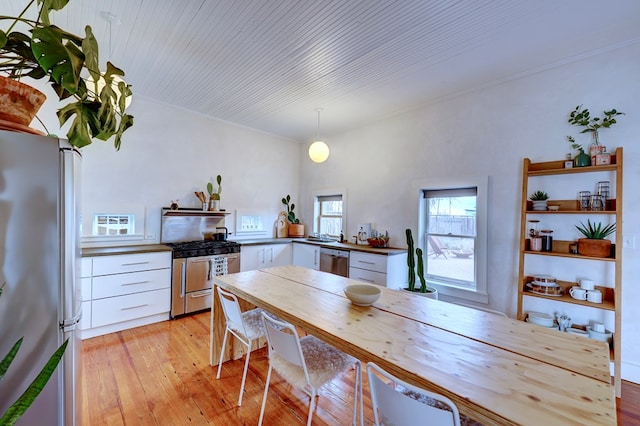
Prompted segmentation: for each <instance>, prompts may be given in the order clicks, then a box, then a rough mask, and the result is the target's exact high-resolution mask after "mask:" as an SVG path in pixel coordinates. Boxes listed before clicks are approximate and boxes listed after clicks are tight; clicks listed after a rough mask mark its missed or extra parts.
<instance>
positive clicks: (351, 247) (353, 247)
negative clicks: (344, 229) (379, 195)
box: [237, 238, 407, 256]
mask: <svg viewBox="0 0 640 426" xmlns="http://www.w3.org/2000/svg"><path fill="white" fill-rule="evenodd" d="M237 242H238V243H240V245H246V246H251V245H261V244H288V243H299V244H309V245H314V246H320V247H326V248H333V249H338V250H348V251H361V252H365V253H373V254H383V255H387V256H390V255H395V254H403V253H406V252H407V249H405V248H397V247H383V248H379V247H371V246H369V245H366V246H365V245H357V244H351V243H339V242H333V243H331V242H321V241H309V240H307V239H306V238H259V239H255V240H242V241H237Z"/></svg>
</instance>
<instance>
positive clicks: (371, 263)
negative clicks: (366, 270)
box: [358, 260, 376, 265]
mask: <svg viewBox="0 0 640 426" xmlns="http://www.w3.org/2000/svg"><path fill="white" fill-rule="evenodd" d="M358 263H365V264H367V265H375V264H376V263H375V262H365V261H364V260H358Z"/></svg>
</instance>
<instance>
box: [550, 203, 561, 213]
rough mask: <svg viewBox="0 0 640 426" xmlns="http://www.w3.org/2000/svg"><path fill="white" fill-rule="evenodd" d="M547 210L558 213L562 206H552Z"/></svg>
mask: <svg viewBox="0 0 640 426" xmlns="http://www.w3.org/2000/svg"><path fill="white" fill-rule="evenodd" d="M547 208H548V209H549V210H551V211H552V212H557V211H558V210H560V206H557V205H556V206H553V205H552V206H547Z"/></svg>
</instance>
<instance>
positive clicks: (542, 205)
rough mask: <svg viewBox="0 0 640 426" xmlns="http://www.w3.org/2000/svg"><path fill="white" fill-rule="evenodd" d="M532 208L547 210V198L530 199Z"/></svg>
mask: <svg viewBox="0 0 640 426" xmlns="http://www.w3.org/2000/svg"><path fill="white" fill-rule="evenodd" d="M531 204H532V205H533V210H547V200H533V201H531Z"/></svg>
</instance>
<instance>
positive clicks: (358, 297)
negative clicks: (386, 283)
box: [344, 284, 382, 306]
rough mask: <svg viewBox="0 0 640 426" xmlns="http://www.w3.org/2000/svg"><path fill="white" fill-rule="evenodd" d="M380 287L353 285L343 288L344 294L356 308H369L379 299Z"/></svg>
mask: <svg viewBox="0 0 640 426" xmlns="http://www.w3.org/2000/svg"><path fill="white" fill-rule="evenodd" d="M380 293H382V291H381V290H380V287H378V286H375V285H368V284H354V285H350V286H347V287H345V289H344V294H345V295H346V296H347V298H348V299H349V300H351V303H353V304H354V305H358V306H371V305H373V304H374V303H375V301H376V300H378V298H379V297H380Z"/></svg>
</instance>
